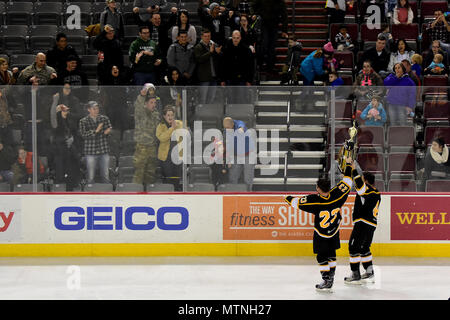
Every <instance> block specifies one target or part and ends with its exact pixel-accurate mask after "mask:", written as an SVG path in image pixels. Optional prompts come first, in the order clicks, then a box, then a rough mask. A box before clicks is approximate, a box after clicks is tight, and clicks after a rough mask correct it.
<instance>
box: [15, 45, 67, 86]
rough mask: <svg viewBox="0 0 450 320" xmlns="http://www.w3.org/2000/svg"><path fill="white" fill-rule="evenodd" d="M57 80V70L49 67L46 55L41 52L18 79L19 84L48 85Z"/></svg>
mask: <svg viewBox="0 0 450 320" xmlns="http://www.w3.org/2000/svg"><path fill="white" fill-rule="evenodd" d="M66 60H67V58H66ZM61 70H62V69H61ZM56 78H57V74H56V71H55V69H53V68H52V67H50V66H48V65H47V57H46V55H45V54H43V53H42V52H40V53H38V54H36V58H35V61H34V63H33V64H32V65H30V66H28V67H26V68H25V69H23V70H22V71H21V72H20V74H19V77H18V78H17V84H19V85H25V84H35V85H38V84H39V85H48V84H49V83H50V81H51V80H53V79H56Z"/></svg>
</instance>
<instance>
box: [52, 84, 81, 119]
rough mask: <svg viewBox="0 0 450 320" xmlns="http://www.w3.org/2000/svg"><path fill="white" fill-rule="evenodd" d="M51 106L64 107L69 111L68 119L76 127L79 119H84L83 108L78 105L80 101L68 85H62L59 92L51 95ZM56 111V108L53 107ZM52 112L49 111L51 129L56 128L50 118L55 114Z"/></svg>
mask: <svg viewBox="0 0 450 320" xmlns="http://www.w3.org/2000/svg"><path fill="white" fill-rule="evenodd" d="M52 105H55V106H59V105H65V106H66V107H67V108H69V110H70V117H69V118H70V119H71V121H74V122H75V125H76V126H78V123H79V122H80V120H81V118H83V117H84V115H85V111H84V110H83V107H82V105H81V103H80V100H79V99H78V98H77V97H76V96H75V95H74V94H73V92H72V87H71V86H70V83H64V86H62V87H61V88H60V90H59V92H57V93H55V94H54V95H53V103H52ZM55 110H56V107H55ZM52 112H53V111H52V110H50V116H51V117H50V120H51V124H52V127H53V128H55V127H56V122H55V119H54V118H52V115H55V114H56V113H52Z"/></svg>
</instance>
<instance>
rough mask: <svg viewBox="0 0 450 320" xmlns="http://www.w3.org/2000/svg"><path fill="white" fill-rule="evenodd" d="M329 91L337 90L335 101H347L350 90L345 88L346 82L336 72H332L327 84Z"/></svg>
mask: <svg viewBox="0 0 450 320" xmlns="http://www.w3.org/2000/svg"><path fill="white" fill-rule="evenodd" d="M325 84H326V85H327V88H328V91H329V92H331V90H333V89H334V90H335V99H347V97H348V91H349V90H348V89H347V88H346V87H345V86H344V85H345V84H344V80H343V79H342V78H341V77H339V75H338V73H337V72H336V71H332V72H330V73H329V74H328V79H327V81H326V82H325Z"/></svg>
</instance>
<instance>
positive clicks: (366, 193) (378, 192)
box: [362, 190, 380, 196]
mask: <svg viewBox="0 0 450 320" xmlns="http://www.w3.org/2000/svg"><path fill="white" fill-rule="evenodd" d="M371 193H375V194H380V191H376V190H374V191H370V192H364V193H363V194H362V195H363V196H365V195H368V194H371Z"/></svg>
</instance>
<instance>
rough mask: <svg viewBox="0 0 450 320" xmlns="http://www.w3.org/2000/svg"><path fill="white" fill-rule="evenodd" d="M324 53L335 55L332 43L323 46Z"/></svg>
mask: <svg viewBox="0 0 450 320" xmlns="http://www.w3.org/2000/svg"><path fill="white" fill-rule="evenodd" d="M323 51H324V53H333V52H334V48H333V44H332V43H331V42H328V43H327V44H326V45H324V46H323Z"/></svg>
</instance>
